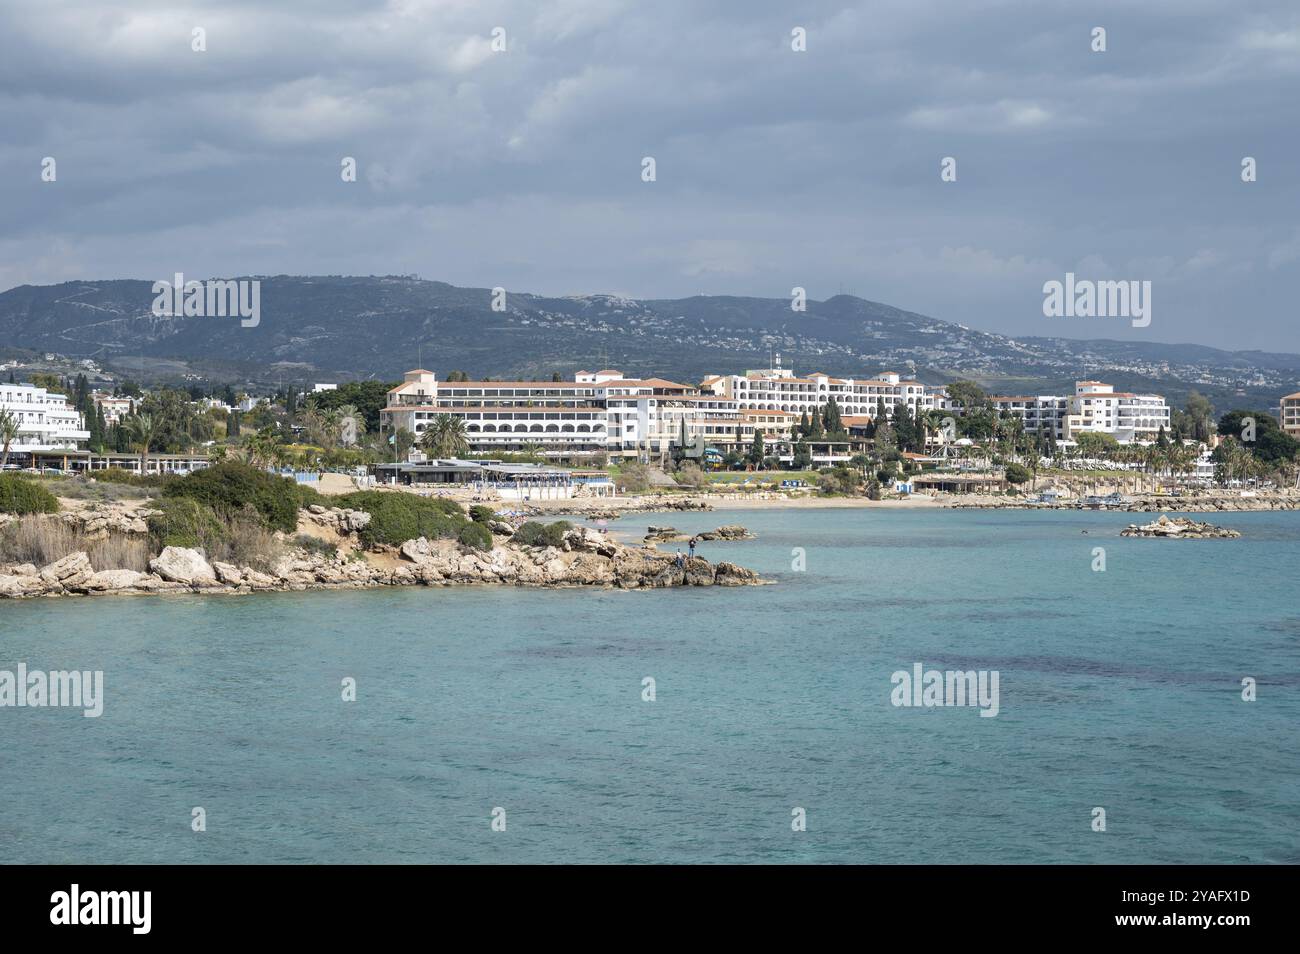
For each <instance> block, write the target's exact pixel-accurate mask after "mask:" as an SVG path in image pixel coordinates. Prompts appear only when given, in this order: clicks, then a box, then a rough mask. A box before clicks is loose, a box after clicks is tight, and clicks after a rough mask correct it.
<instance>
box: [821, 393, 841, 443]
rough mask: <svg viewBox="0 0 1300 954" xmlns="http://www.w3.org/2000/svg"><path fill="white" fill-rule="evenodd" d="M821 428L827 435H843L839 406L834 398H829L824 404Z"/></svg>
mask: <svg viewBox="0 0 1300 954" xmlns="http://www.w3.org/2000/svg"><path fill="white" fill-rule="evenodd" d="M822 426H823V427H824V428H826V433H827V434H828V435H830V434H836V435H838V434H843V433H844V421H843V420H842V418H841V416H840V406H839V404H838V403H837V402H836V400H835V398H831V399H830V400H828V401H827V402H826V408H825V410H824V411H822Z"/></svg>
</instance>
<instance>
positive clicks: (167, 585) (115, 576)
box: [0, 527, 768, 599]
mask: <svg viewBox="0 0 1300 954" xmlns="http://www.w3.org/2000/svg"><path fill="white" fill-rule="evenodd" d="M765 582H768V581H765V580H763V579H761V578H760V577H759V576H758V574H757V573H755V572H754V571H752V570H748V569H745V568H744V567H740V566H737V565H735V564H734V563H726V562H719V563H716V564H714V563H709V562H708V561H707V560H703V559H699V558H691V559H688V560H683V561H682V562H681V563H680V564H678V562H677V561H676V559H675V558H674V557H671V556H666V555H662V554H659V553H657V552H655V551H653V550H650V549H644V548H640V547H630V546H626V545H624V544H621V543H617V542H615V541H613V540H610V539H608V538H607V537H606V536H605V535H603V534H600V533H597V532H596V531H594V530H590V529H588V528H585V527H578V528H575V529H572V530H569V531H568V532H567V533H565V534H564V537H563V542H562V545H561V546H558V547H551V546H548V547H528V546H519V545H515V544H511V543H497V544H496V545H494V546H493V548H492V549H491V550H487V551H480V550H474V549H471V548H468V547H465V546H461V545H460V544H457V543H456V542H455V541H451V540H426V539H425V538H424V537H420V538H419V539H416V540H408V541H407V542H405V543H403V544H402V545H401V546H400V547H397V548H387V550H386V551H380V552H378V553H376V554H375V561H374V562H372V560H371V559H368V558H367V557H364V556H360V555H358V554H355V553H353V552H350V551H348V550H346V549H345V548H342V547H341V548H339V549H338V550H336V551H335V553H334V554H333V555H332V556H330V555H327V554H322V553H319V552H314V551H309V550H307V549H303V548H301V547H299V548H294V549H292V550H290V551H288V552H287V553H286V554H285V556H284V557H282V558H281V559H280V560H279V561H277V563H276V564H275V566H274V567H272V568H270V571H269V572H263V571H259V570H256V569H253V568H252V567H247V566H245V567H237V566H234V565H232V564H229V563H222V562H219V561H218V562H212V563H209V562H208V560H207V559H206V557H205V556H204V555H203V553H202V552H201V551H199V550H192V549H187V548H184V547H167V548H165V549H164V550H163V551H162V553H160V554H159V555H158V556H157V557H154V558H153V559H152V560H150V561H149V572H148V573H142V572H139V571H136V570H120V569H119V570H101V571H96V570H95V568H94V566H93V565H92V564H91V562H90V558H89V557H88V556H87V555H86V553H84V552H82V551H77V552H75V553H71V554H69V555H67V556H65V557H64V558H62V559H61V560H58V561H56V562H54V563H51V564H49V565H48V566H45V567H42V568H38V567H36V566H34V565H33V564H30V563H29V564H21V565H17V566H8V567H0V598H11V599H23V598H30V597H39V596H97V595H113V594H117V595H140V594H149V593H253V592H260V591H275V590H280V591H285V590H288V591H297V590H316V589H356V588H365V587H377V586H414V585H424V586H452V585H470V584H479V585H481V584H498V585H507V586H548V587H570V586H604V587H615V588H619V589H657V588H661V587H670V586H753V585H758V584H761V583H765Z"/></svg>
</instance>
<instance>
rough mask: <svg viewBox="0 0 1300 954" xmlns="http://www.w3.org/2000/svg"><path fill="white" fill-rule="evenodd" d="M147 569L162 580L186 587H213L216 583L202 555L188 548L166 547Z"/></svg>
mask: <svg viewBox="0 0 1300 954" xmlns="http://www.w3.org/2000/svg"><path fill="white" fill-rule="evenodd" d="M149 569H151V570H153V572H155V573H157V574H158V575H159V576H160V577H162V578H163V579H164V580H167V581H169V582H172V583H184V584H186V585H187V586H214V585H215V584H216V582H217V577H216V574H215V573H213V572H212V567H211V566H209V565H208V561H207V560H206V559H204V557H203V554H202V553H201V552H199V551H198V550H191V549H189V548H188V547H167V548H166V549H164V550H163V552H162V553H160V554H158V556H156V557H154V558H153V559H152V560H150V561H149Z"/></svg>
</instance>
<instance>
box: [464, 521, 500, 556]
mask: <svg viewBox="0 0 1300 954" xmlns="http://www.w3.org/2000/svg"><path fill="white" fill-rule="evenodd" d="M456 539H457V540H458V541H459V542H460V543H461V544H462V545H463V546H467V547H470V548H471V549H474V550H491V549H492V532H491V531H490V530H488V528H487V527H485V526H483V524H481V523H467V524H465V526H463V527H461V528H460V533H459V534H458V535H457V536H456Z"/></svg>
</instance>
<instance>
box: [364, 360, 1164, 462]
mask: <svg viewBox="0 0 1300 954" xmlns="http://www.w3.org/2000/svg"><path fill="white" fill-rule="evenodd" d="M832 399H834V401H835V402H836V404H837V405H838V407H839V409H840V414H841V417H842V419H843V422H844V425H845V427H846V428H848V429H849V430H850V431H851V432H856V431H857V430H858V429H861V428H864V427H866V426H867V425H869V424H871V423H872V422H874V421H875V420H876V419H877V418H878V417H879V416H880V414H881V413H882V411H883V413H884V415H885V416H886V417H889V418H892V417H893V416H894V415H895V413H896V412H897V409H898V408H899V407H901V406H906V407H907V408H908V411H909V412H910V414H911V415H912V416H915V415H917V414H919V413H924V412H926V411H930V410H936V409H938V410H946V409H948V408H949V407H950V403H949V401H948V396H947V393H946V392H945V391H944V389H943V388H936V387H931V386H928V385H925V384H922V383H921V382H919V381H915V380H911V379H907V378H904V377H902V376H901V375H899V374H897V373H894V372H884V373H881V374H878V375H876V376H874V377H868V378H833V377H831V376H829V375H825V374H809V375H806V376H803V377H798V376H796V375H795V374H794V372H793V371H791V370H789V369H784V368H781V367H780V364H779V362H777V367H774V368H766V369H759V370H751V371H746V372H745V373H744V374H736V375H711V376H709V377H706V378H705V379H704V381H703V382H701V383H700V385H699V386H698V387H697V386H694V385H689V384H679V383H677V382H674V381H667V380H664V379H662V378H625V377H624V376H623V375H622V373H621V372H619V371H615V370H603V371H579V372H578V373H577V374H575V375H574V378H573V380H572V381H439V380H438V379H437V376H436V375H435V374H434V373H433V372H431V371H425V370H423V369H420V370H415V371H409V372H407V374H406V376H405V380H404V381H403V382H402V383H401V384H400V385H398V386H397V387H395V388H393V389H392V390H391V391H390V392H389V394H388V405H387V407H385V408H384V410H383V411H382V412H381V414H380V425H381V428H382V429H383V430H384V431H385V433H393V432H395V431H396V430H397V429H399V428H403V429H405V430H407V431H409V432H410V433H411V434H412V435H414V437H415V438H416V439H417V440H419V439H420V438H421V437H422V436H423V434H424V432H425V429H426V428H427V427H428V426H429V425H430V424H431V423H432V422H433V420H434V419H435V418H437V417H438V416H439V415H443V414H449V415H453V416H455V417H459V418H460V419H461V420H463V421H464V425H465V437H466V440H467V442H468V444H469V448H470V451H471V452H472V453H475V454H494V453H496V454H512V453H513V454H518V453H523V452H526V451H530V450H535V451H537V452H539V453H541V454H542V455H544V456H547V457H551V458H558V457H565V458H571V457H574V456H578V455H606V456H611V457H636V456H646V455H654V454H662V453H665V452H667V451H668V450H669V449H670V448H671V447H672V446H673V445H675V444H680V443H682V438H683V437H684V438H685V440H686V442H687V443H689V444H694V443H696V442H698V441H699V440H703V442H704V443H705V444H707V445H708V446H710V447H712V448H715V449H717V450H719V451H721V452H723V453H725V452H726V451H728V450H744V449H745V448H747V447H749V445H750V444H751V443H752V442H753V440H754V436H755V434H756V433H758V432H761V433H762V434H763V437H764V440H765V442H766V443H767V444H769V445H772V452H773V453H775V454H776V455H777V456H778V457H781V456H785V457H787V458H788V457H790V455H791V453H792V450H791V447H790V442H791V440H792V437H793V433H792V431H793V427H794V425H795V424H796V423H798V422H799V420H800V418H801V417H802V416H803V415H805V414H806V415H811V414H812V412H813V411H815V410H817V409H819V408H822V407H824V406H825V405H826V404H827V402H828V401H830V400H832ZM993 403H994V406H995V407H996V408H998V409H999V410H1001V411H1005V412H1007V413H1010V414H1015V415H1018V416H1020V417H1021V418H1023V419H1024V421H1025V425H1026V430H1028V431H1031V432H1042V431H1048V432H1050V433H1051V434H1052V435H1053V436H1054V437H1055V438H1056V439H1057V440H1058V441H1068V440H1071V439H1072V437H1073V436H1074V435H1076V434H1078V433H1080V432H1083V431H1100V432H1103V433H1108V434H1112V435H1113V436H1115V437H1116V439H1118V440H1119V441H1121V442H1123V443H1128V442H1132V441H1149V440H1154V439H1155V438H1156V436H1157V434H1158V433H1159V431H1160V428H1161V427H1164V428H1166V430H1167V429H1168V427H1169V408H1168V406H1167V405H1166V404H1165V401H1164V398H1162V397H1160V396H1159V395H1156V394H1131V393H1126V392H1117V391H1115V389H1114V388H1113V387H1112V386H1111V385H1108V384H1103V383H1101V382H1098V381H1079V382H1077V383H1076V385H1075V393H1074V394H1073V395H1071V396H1053V395H1046V396H1038V397H996V398H993ZM813 456H814V462H815V463H818V464H823V463H832V462H835V461H837V460H839V459H840V458H843V459H845V460H847V459H848V454H847V447H846V448H831V447H827V448H824V449H822V453H821V454H814V455H813Z"/></svg>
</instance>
